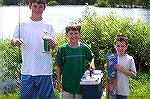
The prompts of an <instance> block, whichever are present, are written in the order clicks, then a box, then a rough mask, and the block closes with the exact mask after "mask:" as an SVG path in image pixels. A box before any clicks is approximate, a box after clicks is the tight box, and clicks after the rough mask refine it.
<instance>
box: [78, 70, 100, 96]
mask: <svg viewBox="0 0 150 99" xmlns="http://www.w3.org/2000/svg"><path fill="white" fill-rule="evenodd" d="M102 77H103V74H102V72H101V70H94V71H93V72H92V73H91V72H90V71H89V70H87V71H86V72H85V73H84V75H83V76H82V78H81V81H80V88H81V94H82V97H83V99H100V98H101V96H102V83H101V79H102Z"/></svg>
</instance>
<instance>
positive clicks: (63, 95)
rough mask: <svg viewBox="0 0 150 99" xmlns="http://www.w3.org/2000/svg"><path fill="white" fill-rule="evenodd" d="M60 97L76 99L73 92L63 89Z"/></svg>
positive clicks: (62, 98) (61, 98)
mask: <svg viewBox="0 0 150 99" xmlns="http://www.w3.org/2000/svg"><path fill="white" fill-rule="evenodd" d="M60 99H74V98H73V94H70V93H68V92H66V91H63V92H61V95H60Z"/></svg>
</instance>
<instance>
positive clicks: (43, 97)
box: [20, 75, 55, 99]
mask: <svg viewBox="0 0 150 99" xmlns="http://www.w3.org/2000/svg"><path fill="white" fill-rule="evenodd" d="M20 91H21V92H20V94H21V97H20V99H37V97H39V98H40V99H55V96H54V88H53V83H52V76H51V75H40V76H31V75H21V84H20Z"/></svg>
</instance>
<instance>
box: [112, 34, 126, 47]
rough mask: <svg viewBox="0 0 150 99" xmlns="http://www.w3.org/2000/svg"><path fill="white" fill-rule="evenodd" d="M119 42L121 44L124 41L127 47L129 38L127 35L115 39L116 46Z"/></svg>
mask: <svg viewBox="0 0 150 99" xmlns="http://www.w3.org/2000/svg"><path fill="white" fill-rule="evenodd" d="M117 41H120V42H123V41H124V42H125V43H126V45H128V37H127V36H125V35H117V36H116V37H115V39H114V44H116V42H117Z"/></svg>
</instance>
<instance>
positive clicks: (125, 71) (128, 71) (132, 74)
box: [116, 64, 136, 77]
mask: <svg viewBox="0 0 150 99" xmlns="http://www.w3.org/2000/svg"><path fill="white" fill-rule="evenodd" d="M116 68H117V70H119V71H120V72H122V73H124V74H125V75H127V76H131V77H134V76H136V73H135V72H134V71H131V70H128V69H126V68H123V67H122V66H121V65H119V64H116Z"/></svg>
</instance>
